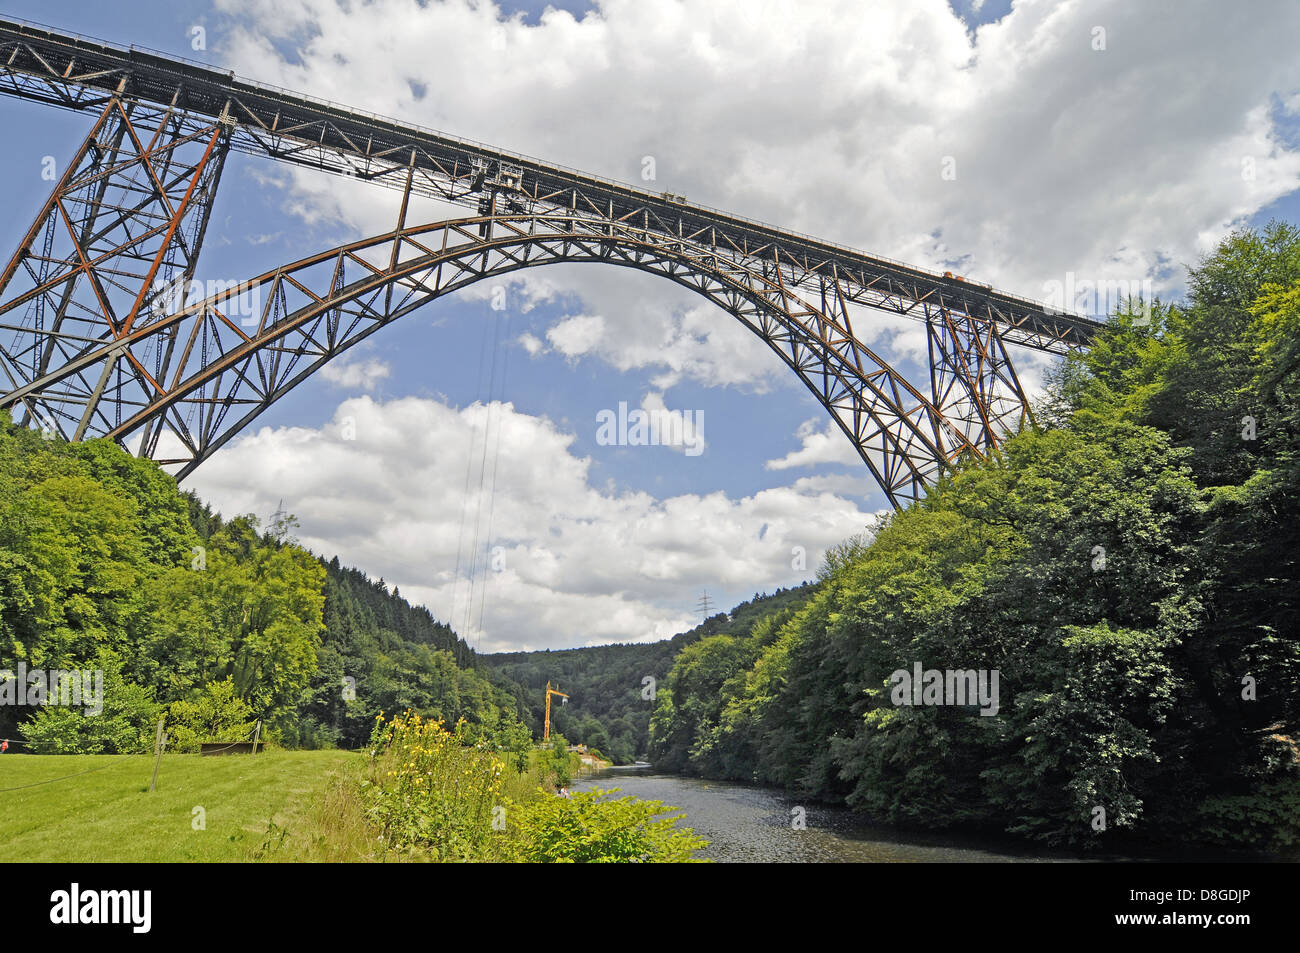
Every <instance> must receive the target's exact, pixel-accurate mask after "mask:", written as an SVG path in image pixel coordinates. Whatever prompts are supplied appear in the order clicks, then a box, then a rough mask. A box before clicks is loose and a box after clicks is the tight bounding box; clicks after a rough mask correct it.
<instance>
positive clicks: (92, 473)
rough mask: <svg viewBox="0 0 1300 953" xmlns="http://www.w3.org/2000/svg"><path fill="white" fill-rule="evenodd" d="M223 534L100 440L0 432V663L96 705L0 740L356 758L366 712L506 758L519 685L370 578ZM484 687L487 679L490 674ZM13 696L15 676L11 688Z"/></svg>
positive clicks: (60, 712) (218, 522) (22, 712)
mask: <svg viewBox="0 0 1300 953" xmlns="http://www.w3.org/2000/svg"><path fill="white" fill-rule="evenodd" d="M293 526H294V522H293V520H292V518H289V517H279V518H276V519H274V520H273V521H272V524H271V526H269V527H268V528H267V530H266V531H265V532H260V531H259V526H258V522H257V520H256V519H255V518H253V517H251V516H240V517H236V518H234V519H231V520H228V521H223V520H222V519H220V518H219V517H218V516H216V515H215V514H213V513H212V512H211V511H210V510H209V509H208V508H207V507H205V506H203V505H202V504H200V503H199V502H198V501H197V500H195V499H193V498H192V497H189V496H186V495H183V494H181V493H180V492H178V490H177V488H176V484H175V482H174V481H173V480H172V479H171V478H170V477H168V476H167V475H165V474H164V473H162V472H161V471H160V470H159V469H158V468H157V466H156V465H154V464H153V463H152V462H150V461H147V460H138V459H135V458H133V457H131V456H130V455H129V454H126V453H124V452H123V451H122V450H121V449H120V448H118V447H117V446H116V445H115V444H113V443H110V442H106V441H90V442H87V443H84V444H67V443H64V442H61V441H55V440H45V439H42V436H41V434H40V433H38V432H35V431H31V430H28V429H25V428H18V427H15V426H13V425H12V424H10V423H9V422H8V421H7V420H5V421H4V423H3V426H2V427H0V670H5V669H7V670H11V671H12V670H15V669H16V668H17V666H18V665H19V663H22V664H23V665H24V666H25V668H26V669H27V670H29V671H30V670H40V671H51V670H63V671H72V670H87V671H91V670H93V671H100V672H102V673H103V688H104V692H103V711H102V713H99V714H96V715H87V714H86V712H85V711H84V706H83V707H80V708H78V707H72V706H67V705H45V706H43V707H38V705H39V702H37V703H35V704H32V703H30V702H34V701H35V699H27V700H26V701H28V702H29V703H28V704H23V703H21V702H20V703H18V704H6V705H3V706H0V737H6V738H13V739H22V742H23V743H24V744H25V745H26V746H27V749H28V750H32V751H37V752H83V753H97V752H108V753H112V752H127V751H141V750H147V749H148V748H149V747H150V746H151V745H152V743H153V736H154V730H155V725H156V722H157V718H158V717H159V715H165V716H166V719H167V724H168V726H169V729H168V730H169V736H170V739H171V740H170V741H169V748H170V749H171V750H185V749H187V748H192V747H193V746H194V745H196V744H197V743H198V741H200V740H203V739H207V738H220V739H223V740H233V739H235V738H238V737H243V736H245V735H247V734H248V733H249V732H250V731H251V730H252V727H253V725H254V724H255V722H256V720H257V719H259V718H260V719H262V720H263V722H264V729H265V735H264V737H269V738H270V739H272V740H278V741H280V742H281V743H283V744H286V745H290V746H297V747H316V746H322V745H336V744H338V745H344V746H356V745H360V744H362V743H364V742H365V740H366V739H367V738H368V737H369V735H370V731H371V728H372V726H373V723H374V719H375V716H376V715H377V714H378V712H379V711H380V710H385V711H389V712H393V711H399V710H404V709H406V708H411V709H414V710H416V711H418V712H420V713H421V714H423V715H425V716H426V717H433V718H444V719H446V720H447V721H448V722H454V721H456V720H457V719H458V718H461V717H464V718H465V719H467V721H468V722H470V724H471V725H472V726H474V727H475V728H476V729H477V730H478V731H479V732H480V733H482V734H484V735H487V736H491V737H493V738H495V739H498V740H501V741H502V743H505V744H509V745H512V746H516V747H517V746H521V745H526V744H527V742H528V738H527V732H526V729H525V728H524V726H523V724H522V722H521V720H520V718H519V715H520V707H519V704H518V702H517V701H516V697H515V694H516V693H515V692H512V691H511V690H510V687H509V686H506V687H498V686H497V685H494V684H492V682H491V681H490V680H489V678H488V676H487V675H486V674H485V673H483V672H481V671H480V670H479V668H478V667H477V665H476V663H475V659H474V653H473V652H472V651H471V650H470V649H469V648H468V646H466V645H465V644H464V642H463V641H462V640H460V639H458V638H457V637H456V635H455V633H453V632H452V631H451V630H450V629H449V628H447V627H446V626H445V625H442V624H440V623H437V622H435V621H434V620H433V618H432V617H431V616H430V615H429V613H428V612H427V611H426V610H424V609H420V608H414V607H412V606H410V605H409V604H408V603H407V602H406V601H405V600H404V599H402V598H401V597H400V595H399V594H398V593H396V592H389V591H388V589H387V587H386V586H385V585H384V584H383V582H382V581H379V582H375V581H371V580H370V579H368V578H367V577H366V576H365V575H364V574H363V573H361V572H359V571H357V570H354V569H345V568H343V567H342V566H340V565H339V562H338V560H337V559H334V560H331V561H330V562H328V563H326V562H324V561H323V560H321V559H318V558H317V557H316V556H314V555H312V554H311V553H309V552H307V551H306V550H304V549H302V548H301V547H300V546H298V545H297V544H296V543H295V542H294V541H293V539H292V536H291V533H292V530H293ZM497 681H498V682H500V681H501V680H500V679H499V678H498V679H497ZM13 684H14V683H13V682H12V681H11V682H10V685H13Z"/></svg>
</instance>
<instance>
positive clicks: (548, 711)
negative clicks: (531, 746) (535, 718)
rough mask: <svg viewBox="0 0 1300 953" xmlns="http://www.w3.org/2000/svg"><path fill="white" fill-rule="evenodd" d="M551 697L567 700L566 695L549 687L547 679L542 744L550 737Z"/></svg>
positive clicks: (549, 683)
mask: <svg viewBox="0 0 1300 953" xmlns="http://www.w3.org/2000/svg"><path fill="white" fill-rule="evenodd" d="M552 695H559V696H560V697H561V698H568V697H569V696H568V695H566V694H564V692H562V691H560V690H559V689H558V688H552V687H551V682H550V680H549V679H547V682H546V724H544V725H543V726H542V741H543V742H546V741H548V740H549V739H550V737H551V696H552ZM561 704H563V702H561Z"/></svg>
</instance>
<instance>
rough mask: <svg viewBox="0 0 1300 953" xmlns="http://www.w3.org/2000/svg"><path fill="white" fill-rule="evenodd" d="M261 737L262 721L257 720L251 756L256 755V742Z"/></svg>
mask: <svg viewBox="0 0 1300 953" xmlns="http://www.w3.org/2000/svg"><path fill="white" fill-rule="evenodd" d="M261 737H262V719H260V718H259V719H257V730H256V731H254V732H253V754H257V741H258V739H259V738H261Z"/></svg>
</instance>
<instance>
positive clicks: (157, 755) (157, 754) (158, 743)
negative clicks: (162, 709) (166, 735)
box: [149, 718, 163, 791]
mask: <svg viewBox="0 0 1300 953" xmlns="http://www.w3.org/2000/svg"><path fill="white" fill-rule="evenodd" d="M162 752H163V719H162V718H159V719H158V736H157V737H156V738H155V739H154V742H153V778H152V779H151V780H150V781H149V790H150V791H152V790H153V789H154V787H155V786H156V785H157V784H158V766H159V765H160V764H162Z"/></svg>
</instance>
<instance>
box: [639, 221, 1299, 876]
mask: <svg viewBox="0 0 1300 953" xmlns="http://www.w3.org/2000/svg"><path fill="white" fill-rule="evenodd" d="M1189 289H1190V292H1189V296H1188V300H1187V301H1186V303H1185V304H1180V305H1178V306H1170V305H1167V304H1161V303H1158V302H1157V303H1155V304H1154V306H1152V307H1151V308H1150V311H1149V313H1148V312H1146V311H1144V309H1143V308H1142V307H1141V306H1140V303H1138V302H1130V305H1129V308H1128V309H1127V311H1126V313H1122V314H1118V315H1115V316H1114V317H1113V319H1112V321H1111V323H1110V327H1109V329H1108V331H1107V333H1106V334H1104V335H1103V336H1102V338H1101V339H1100V340H1098V341H1097V342H1096V343H1095V345H1094V346H1093V347H1092V348H1091V349H1090V351H1089V352H1087V353H1086V354H1081V355H1077V356H1075V357H1074V358H1072V359H1071V360H1069V361H1068V362H1067V363H1066V364H1065V365H1064V366H1063V367H1062V369H1061V371H1060V373H1059V374H1057V375H1056V377H1055V379H1054V380H1053V381H1052V382H1051V387H1050V394H1049V397H1048V399H1047V401H1046V402H1045V404H1044V405H1043V407H1042V408H1041V409H1040V412H1039V414H1038V420H1037V426H1036V427H1030V428H1027V429H1025V430H1024V431H1023V432H1022V433H1020V434H1019V435H1018V436H1016V437H1015V438H1014V439H1011V440H1009V441H1008V442H1006V444H1005V445H1004V447H1003V448H1002V450H1001V452H999V453H996V454H994V455H993V456H991V457H990V458H988V459H986V460H984V461H982V462H976V461H967V463H966V465H965V466H964V467H963V468H962V469H961V470H960V471H959V472H958V473H957V474H956V475H955V476H952V477H951V478H949V479H945V480H944V481H942V482H941V483H940V484H939V485H938V486H936V487H934V488H933V490H932V491H931V492H930V493H929V494H928V495H927V497H926V499H925V500H924V501H922V502H921V503H919V504H918V505H916V506H913V507H911V508H909V509H907V510H905V511H903V512H900V513H898V514H896V515H894V516H893V517H892V518H891V519H890V520H889V521H888V522H887V524H886V525H885V527H884V528H883V529H882V531H881V532H880V533H879V534H878V536H877V537H876V538H875V540H874V541H865V540H855V541H850V542H849V543H848V544H846V545H845V546H844V547H842V548H841V550H840V551H838V552H837V553H834V554H832V555H831V558H830V559H829V560H828V564H827V567H826V569H825V570H824V571H823V574H822V578H821V586H820V588H819V590H818V592H817V593H816V595H815V596H814V597H813V598H812V600H811V601H810V602H809V603H808V604H807V605H806V606H804V607H803V608H801V609H799V610H798V611H797V612H795V613H793V614H791V613H788V612H787V613H778V614H775V615H773V616H772V617H771V618H770V619H768V620H766V621H765V622H764V623H762V624H760V625H758V626H755V627H754V629H753V630H752V631H751V632H750V633H749V634H748V635H746V636H743V637H736V636H733V635H726V636H721V635H720V636H714V637H711V638H706V639H703V640H701V641H699V642H696V643H695V644H693V645H690V646H688V647H686V648H685V649H684V650H683V651H682V652H681V654H680V655H679V656H678V658H677V661H676V663H675V664H674V666H673V668H672V672H671V674H670V675H669V677H668V679H667V682H666V683H665V684H664V685H663V686H662V687H661V691H660V692H659V698H658V704H657V706H656V709H655V712H654V716H653V720H652V732H653V746H652V749H653V750H652V754H653V758H654V760H655V761H656V763H661V764H663V765H666V766H670V767H677V768H679V769H681V770H684V771H690V772H695V773H699V774H705V775H710V776H716V777H724V778H738V779H744V780H754V781H761V782H766V783H772V784H777V785H781V786H783V787H785V788H788V789H790V790H792V791H796V792H799V793H800V794H801V795H802V796H807V797H811V798H821V799H827V800H843V801H846V802H847V803H848V804H850V805H852V806H854V807H855V808H857V809H859V810H861V811H863V812H865V813H867V814H869V815H870V816H872V817H873V818H876V819H879V820H881V821H887V822H896V823H902V824H915V825H923V826H926V827H931V828H934V827H939V828H942V827H949V826H952V825H968V826H977V827H983V828H988V829H994V830H999V831H1007V832H1013V833H1017V834H1021V835H1024V836H1026V837H1031V838H1036V839H1040V840H1043V841H1046V842H1049V843H1053V844H1067V843H1068V844H1074V845H1098V844H1114V843H1116V842H1117V839H1132V838H1145V839H1148V840H1151V841H1157V842H1161V843H1189V842H1201V843H1204V842H1210V843H1216V844H1225V845H1231V846H1235V847H1248V848H1256V849H1263V850H1271V851H1276V852H1282V853H1292V852H1295V851H1297V850H1300V629H1298V625H1300V562H1298V560H1300V232H1297V230H1296V229H1294V228H1291V227H1289V226H1282V225H1273V226H1270V227H1269V228H1268V229H1266V230H1265V231H1263V232H1261V233H1256V232H1242V233H1239V234H1235V235H1233V236H1231V237H1230V238H1229V239H1227V240H1225V241H1224V242H1223V243H1222V245H1221V246H1220V247H1219V248H1218V249H1217V251H1216V252H1215V253H1214V254H1213V255H1211V256H1209V257H1208V258H1207V259H1206V260H1205V261H1204V262H1202V263H1201V265H1200V266H1199V267H1198V268H1196V269H1195V270H1194V271H1193V272H1192V273H1191V275H1190V283H1189ZM1148 321H1149V323H1148ZM918 663H919V664H921V665H923V666H924V668H925V669H936V670H949V669H951V670H958V671H964V670H984V671H986V672H992V671H997V672H998V673H999V675H1000V686H999V688H1000V707H999V708H998V710H997V711H996V714H994V713H992V712H989V713H988V714H989V715H991V716H988V717H986V716H985V715H984V714H981V710H980V708H979V707H977V706H975V705H973V704H966V705H952V704H932V703H924V704H906V703H905V702H906V701H907V700H908V696H906V695H899V694H897V692H896V690H894V689H895V686H896V685H897V684H901V682H895V679H894V677H893V673H895V672H896V671H898V670H904V671H908V672H910V671H912V670H913V667H914V666H915V665H916V664H918ZM913 700H915V698H913ZM968 701H969V699H968Z"/></svg>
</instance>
